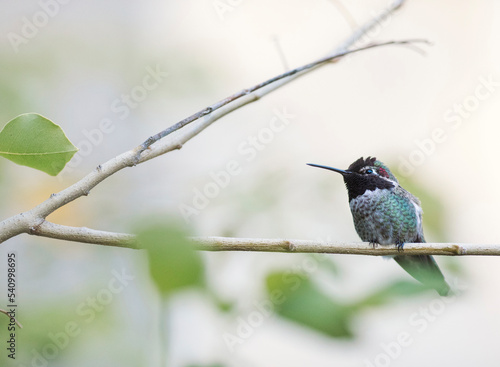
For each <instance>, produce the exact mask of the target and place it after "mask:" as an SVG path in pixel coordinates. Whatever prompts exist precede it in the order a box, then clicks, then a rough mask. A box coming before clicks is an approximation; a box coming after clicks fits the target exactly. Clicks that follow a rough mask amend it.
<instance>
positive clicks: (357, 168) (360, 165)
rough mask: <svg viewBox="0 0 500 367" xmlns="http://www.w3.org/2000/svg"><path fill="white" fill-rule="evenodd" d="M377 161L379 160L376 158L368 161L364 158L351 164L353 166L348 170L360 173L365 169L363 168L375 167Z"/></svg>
mask: <svg viewBox="0 0 500 367" xmlns="http://www.w3.org/2000/svg"><path fill="white" fill-rule="evenodd" d="M376 160H377V158H375V157H368V158H366V159H363V157H361V158H359V159H358V160H357V161H355V162H353V163H351V165H350V166H349V168H348V169H347V170H348V171H351V172H357V173H360V171H361V168H363V167H367V166H369V167H373V166H375V161H376Z"/></svg>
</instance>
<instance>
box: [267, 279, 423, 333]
mask: <svg viewBox="0 0 500 367" xmlns="http://www.w3.org/2000/svg"><path fill="white" fill-rule="evenodd" d="M266 286H267V292H268V295H269V298H270V299H274V300H279V302H274V308H275V312H277V313H278V314H279V315H280V316H282V317H284V318H285V319H288V320H291V321H294V322H296V323H298V324H300V325H302V326H305V327H308V328H310V329H313V330H316V331H319V332H321V333H324V334H326V335H328V336H331V337H335V338H352V337H354V336H355V335H354V331H353V329H352V324H353V321H354V319H355V318H356V317H358V316H359V315H360V313H361V312H362V311H365V310H366V309H368V308H371V307H375V306H383V305H386V304H388V303H390V302H391V301H393V300H394V299H395V298H397V297H408V296H413V295H417V294H421V293H422V292H426V291H427V289H426V288H425V287H423V286H422V285H420V284H418V283H415V282H404V281H398V282H394V283H390V284H387V285H384V286H382V287H381V288H379V289H376V290H375V291H374V292H372V293H370V294H368V295H366V296H364V297H363V298H361V299H360V300H357V301H355V302H345V301H343V300H342V299H340V298H338V297H334V296H333V295H327V294H325V293H324V292H323V291H321V290H320V289H319V288H318V287H317V286H316V285H315V284H314V281H313V279H312V278H310V277H309V276H308V275H307V274H306V273H291V272H274V273H271V274H269V275H268V276H267V279H266ZM278 296H279V297H278Z"/></svg>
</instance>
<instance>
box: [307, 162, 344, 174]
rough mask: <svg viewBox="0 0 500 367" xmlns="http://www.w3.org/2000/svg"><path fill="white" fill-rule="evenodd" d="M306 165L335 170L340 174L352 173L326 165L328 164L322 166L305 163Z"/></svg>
mask: <svg viewBox="0 0 500 367" xmlns="http://www.w3.org/2000/svg"><path fill="white" fill-rule="evenodd" d="M307 165H308V166H312V167H318V168H324V169H328V170H330V171H335V172H338V173H340V174H341V175H349V174H351V173H352V172H351V171H346V170H343V169H338V168H333V167H328V166H322V165H320V164H314V163H307Z"/></svg>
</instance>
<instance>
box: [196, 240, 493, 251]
mask: <svg viewBox="0 0 500 367" xmlns="http://www.w3.org/2000/svg"><path fill="white" fill-rule="evenodd" d="M192 240H193V242H194V245H195V247H196V248H197V249H198V250H203V251H259V252H284V253H292V252H294V253H295V252H297V253H327V254H348V255H372V256H389V255H444V256H460V255H462V256H463V255H476V256H484V255H488V256H499V255H500V246H499V245H487V244H469V243H405V245H404V250H403V251H398V249H397V247H396V246H381V245H375V247H374V246H372V244H370V243H367V242H354V243H347V242H328V241H310V240H309V241H308V240H285V239H262V238H229V237H195V238H193V239H192Z"/></svg>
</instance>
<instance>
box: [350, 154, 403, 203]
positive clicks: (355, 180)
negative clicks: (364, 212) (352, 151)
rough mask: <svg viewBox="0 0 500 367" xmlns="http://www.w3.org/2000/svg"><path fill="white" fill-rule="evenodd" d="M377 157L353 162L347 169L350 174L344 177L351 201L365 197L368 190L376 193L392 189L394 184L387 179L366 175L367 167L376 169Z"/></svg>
mask: <svg viewBox="0 0 500 367" xmlns="http://www.w3.org/2000/svg"><path fill="white" fill-rule="evenodd" d="M376 160H377V159H376V158H375V157H368V158H366V159H363V157H361V158H359V159H358V160H357V161H355V162H353V163H352V164H351V165H350V166H349V168H348V169H347V172H349V173H348V174H345V175H342V176H343V177H344V182H345V185H346V187H347V192H348V194H349V201H351V200H352V199H355V198H357V197H358V196H360V195H363V194H364V193H365V192H366V191H367V190H369V191H375V190H376V189H392V188H394V184H393V183H392V182H390V181H388V180H386V179H383V178H381V177H380V176H377V175H375V174H369V173H366V170H362V169H363V168H366V167H374V166H375V161H376Z"/></svg>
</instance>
